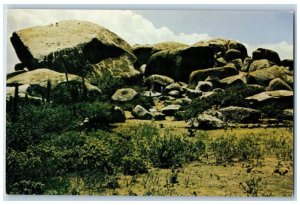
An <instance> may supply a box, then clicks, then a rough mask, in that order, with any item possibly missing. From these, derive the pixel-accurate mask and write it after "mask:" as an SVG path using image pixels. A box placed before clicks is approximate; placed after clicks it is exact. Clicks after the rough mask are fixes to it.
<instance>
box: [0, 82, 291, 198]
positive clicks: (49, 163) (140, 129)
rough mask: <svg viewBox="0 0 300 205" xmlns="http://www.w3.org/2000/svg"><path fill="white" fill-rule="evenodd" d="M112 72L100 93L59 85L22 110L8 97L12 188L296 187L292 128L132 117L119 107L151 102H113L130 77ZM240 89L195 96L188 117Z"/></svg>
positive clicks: (280, 191)
mask: <svg viewBox="0 0 300 205" xmlns="http://www.w3.org/2000/svg"><path fill="white" fill-rule="evenodd" d="M107 78H108V79H106V80H103V81H98V82H95V84H97V85H98V86H100V87H102V92H103V96H102V98H94V97H93V96H85V97H84V98H82V94H81V93H80V92H78V89H73V90H72V92H70V91H69V90H68V87H65V88H60V89H58V90H53V91H52V93H51V99H49V97H47V98H46V99H47V100H46V102H32V101H29V100H28V99H26V98H25V99H19V105H18V112H17V116H15V115H16V112H12V111H11V106H10V105H12V103H11V102H8V104H7V105H8V106H7V113H6V115H7V120H6V123H7V125H6V191H7V193H8V194H60V195H62V194H67V195H132V196H134V195H159V196H169V195H176V196H180V195H186V196H291V195H292V194H293V130H292V129H291V128H274V129H271V128H257V129H238V128H237V129H232V130H230V129H228V130H210V131H205V132H202V131H199V130H192V129H188V128H187V127H186V126H187V124H186V122H184V121H176V122H175V121H171V120H170V118H168V117H167V120H165V121H161V122H159V123H155V122H152V121H150V120H144V122H143V123H141V120H131V119H127V120H126V122H125V123H124V121H125V118H122V117H120V116H121V115H119V114H118V113H116V112H115V109H114V108H115V107H114V106H120V107H122V108H123V109H124V110H131V109H132V108H133V107H134V106H135V105H136V104H141V105H142V106H144V107H145V108H150V107H151V106H152V105H153V103H154V102H153V99H152V98H149V97H144V96H138V97H136V98H135V99H134V100H133V101H130V102H126V103H122V104H120V103H119V104H118V103H116V102H112V101H111V100H110V96H111V94H112V93H114V92H115V90H116V89H118V88H120V87H122V85H123V84H122V82H120V81H115V82H114V81H113V79H112V78H110V77H107ZM108 82H111V83H113V84H114V85H116V86H110V84H109V83H108ZM136 89H143V88H136ZM79 91H80V90H79ZM238 91H240V88H238V87H233V88H232V90H230V92H229V93H227V94H219V95H223V96H219V97H218V98H212V99H215V101H211V100H209V99H208V100H207V101H205V102H204V101H203V100H202V101H197V100H195V101H193V102H192V103H191V105H186V106H187V107H186V108H185V109H186V110H187V114H186V116H185V117H188V118H192V117H195V116H196V114H197V113H199V112H201V111H202V109H203V110H205V109H207V108H208V107H211V106H212V105H214V104H219V105H224V106H225V105H227V102H228V101H230V100H231V99H236V100H237V101H238V102H237V104H238V103H241V101H242V99H243V96H242V97H238V96H240V94H238ZM246 91H247V92H251V93H252V92H257V91H256V90H253V89H248V90H246ZM246 91H245V90H242V92H246ZM229 94H230V95H229ZM218 99H223V101H222V102H220V101H218ZM222 103H223V104H222ZM184 106H185V105H183V107H184ZM120 122H122V123H120ZM116 123H120V124H116ZM177 125H179V126H178V127H176V126H177Z"/></svg>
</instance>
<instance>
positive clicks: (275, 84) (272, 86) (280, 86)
mask: <svg viewBox="0 0 300 205" xmlns="http://www.w3.org/2000/svg"><path fill="white" fill-rule="evenodd" d="M266 90H267V91H269V90H290V91H292V90H293V89H292V88H291V87H290V86H289V85H288V84H286V83H285V82H284V81H283V80H281V78H275V79H273V80H271V81H270V83H269V86H268V87H267V88H266Z"/></svg>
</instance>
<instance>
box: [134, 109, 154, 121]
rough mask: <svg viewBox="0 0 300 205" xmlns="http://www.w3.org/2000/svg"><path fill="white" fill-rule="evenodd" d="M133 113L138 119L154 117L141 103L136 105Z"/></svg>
mask: <svg viewBox="0 0 300 205" xmlns="http://www.w3.org/2000/svg"><path fill="white" fill-rule="evenodd" d="M131 114H132V115H133V116H134V117H135V118H137V119H142V120H151V119H152V114H151V113H150V112H149V111H148V110H146V109H145V108H144V107H142V106H140V105H137V106H135V108H134V109H133V110H132V111H131Z"/></svg>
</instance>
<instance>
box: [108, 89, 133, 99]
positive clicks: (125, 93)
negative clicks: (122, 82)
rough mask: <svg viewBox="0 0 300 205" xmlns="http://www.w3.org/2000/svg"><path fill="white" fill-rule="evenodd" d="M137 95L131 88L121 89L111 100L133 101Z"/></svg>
mask: <svg viewBox="0 0 300 205" xmlns="http://www.w3.org/2000/svg"><path fill="white" fill-rule="evenodd" d="M137 94H138V93H137V92H136V91H135V90H134V89H132V88H121V89H118V90H117V91H116V92H115V93H114V94H113V96H112V97H111V99H112V100H114V101H119V102H127V101H131V100H133V99H134V98H135V97H136V96H137Z"/></svg>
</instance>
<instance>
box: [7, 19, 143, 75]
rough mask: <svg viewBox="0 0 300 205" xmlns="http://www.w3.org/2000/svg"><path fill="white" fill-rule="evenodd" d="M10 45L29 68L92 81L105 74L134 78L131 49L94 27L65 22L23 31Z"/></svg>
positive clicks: (109, 32) (102, 29)
mask: <svg viewBox="0 0 300 205" xmlns="http://www.w3.org/2000/svg"><path fill="white" fill-rule="evenodd" d="M11 42H12V44H13V47H14V48H15V51H16V53H17V55H18V57H19V59H20V61H21V62H22V63H23V64H24V65H25V66H26V67H27V68H28V69H29V70H34V69H37V68H43V67H47V68H49V69H52V70H55V71H58V72H65V71H67V72H68V73H72V74H77V75H80V76H82V75H85V76H86V78H87V79H95V78H98V77H101V76H103V75H104V74H106V73H110V74H112V76H114V77H121V78H136V77H137V76H139V75H140V73H139V72H138V71H137V70H135V69H134V66H133V63H134V62H135V60H136V57H135V55H134V54H133V51H132V48H131V46H130V45H129V44H128V43H126V42H125V41H124V40H123V39H121V38H120V37H119V36H117V35H116V34H114V33H113V32H111V31H109V30H108V29H106V28H104V27H101V26H99V25H97V24H94V23H90V22H86V21H77V20H67V21H60V22H57V23H54V24H50V25H46V26H37V27H32V28H25V29H22V30H19V31H16V32H14V33H13V34H12V37H11Z"/></svg>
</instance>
